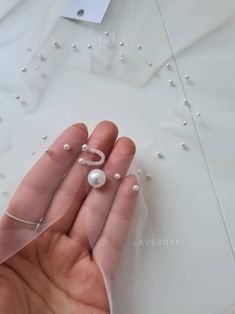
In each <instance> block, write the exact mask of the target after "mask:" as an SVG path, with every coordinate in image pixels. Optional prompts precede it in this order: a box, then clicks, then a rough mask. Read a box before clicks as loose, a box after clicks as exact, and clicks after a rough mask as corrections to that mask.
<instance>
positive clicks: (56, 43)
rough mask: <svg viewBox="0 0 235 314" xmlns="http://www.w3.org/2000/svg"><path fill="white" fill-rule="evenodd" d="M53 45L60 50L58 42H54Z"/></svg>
mask: <svg viewBox="0 0 235 314" xmlns="http://www.w3.org/2000/svg"><path fill="white" fill-rule="evenodd" d="M53 45H54V46H55V47H56V48H58V47H59V46H60V45H59V43H58V41H57V40H53Z"/></svg>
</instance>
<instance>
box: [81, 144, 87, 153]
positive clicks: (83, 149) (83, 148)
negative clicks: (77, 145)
mask: <svg viewBox="0 0 235 314" xmlns="http://www.w3.org/2000/svg"><path fill="white" fill-rule="evenodd" d="M88 148H89V147H88V145H87V144H83V145H82V151H83V152H85V151H87V150H88Z"/></svg>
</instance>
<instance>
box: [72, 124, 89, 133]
mask: <svg viewBox="0 0 235 314" xmlns="http://www.w3.org/2000/svg"><path fill="white" fill-rule="evenodd" d="M73 126H74V127H75V128H77V129H79V130H80V131H83V132H85V133H88V130H87V126H86V125H85V124H84V123H75V124H73Z"/></svg>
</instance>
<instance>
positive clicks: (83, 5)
mask: <svg viewBox="0 0 235 314" xmlns="http://www.w3.org/2000/svg"><path fill="white" fill-rule="evenodd" d="M110 2H111V0H67V3H66V6H65V8H64V10H63V13H62V16H63V17H66V18H69V19H75V20H79V21H86V22H93V23H99V24H100V23H101V22H102V20H103V18H104V16H105V13H106V11H107V9H108V7H109V4H110Z"/></svg>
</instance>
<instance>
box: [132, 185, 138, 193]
mask: <svg viewBox="0 0 235 314" xmlns="http://www.w3.org/2000/svg"><path fill="white" fill-rule="evenodd" d="M132 190H133V191H134V192H139V190H140V186H139V185H138V184H135V185H133V188H132Z"/></svg>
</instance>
